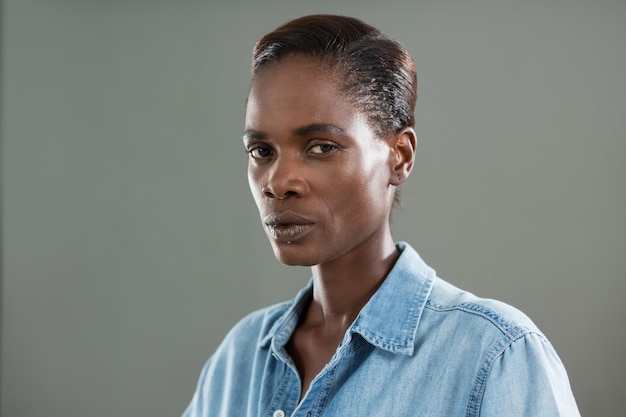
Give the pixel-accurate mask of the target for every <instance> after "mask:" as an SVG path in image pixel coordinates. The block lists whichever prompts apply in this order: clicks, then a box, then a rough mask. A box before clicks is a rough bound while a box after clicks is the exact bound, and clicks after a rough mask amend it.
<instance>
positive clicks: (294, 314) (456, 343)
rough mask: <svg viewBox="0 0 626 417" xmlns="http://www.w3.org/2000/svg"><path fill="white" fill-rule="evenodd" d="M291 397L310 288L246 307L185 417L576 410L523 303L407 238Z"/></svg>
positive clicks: (503, 415)
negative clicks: (295, 342) (442, 266)
mask: <svg viewBox="0 0 626 417" xmlns="http://www.w3.org/2000/svg"><path fill="white" fill-rule="evenodd" d="M397 247H398V249H399V250H400V251H401V255H400V257H399V258H398V260H397V261H396V264H395V265H394V267H393V269H392V270H391V272H390V273H389V275H388V276H387V277H386V279H385V281H384V282H383V283H382V285H381V286H380V288H379V289H378V291H377V292H376V293H375V294H374V295H373V296H372V298H371V299H370V300H369V302H368V303H367V304H366V305H365V307H363V309H362V310H361V312H360V313H359V315H358V317H357V318H356V320H355V321H354V323H352V325H351V326H350V327H349V328H348V330H347V331H346V333H345V337H344V338H343V341H342V342H341V343H340V345H339V346H338V347H337V350H336V352H335V354H334V356H333V357H332V359H331V360H330V362H328V364H327V365H326V366H325V367H324V369H323V370H322V371H321V372H320V373H319V374H318V375H317V376H316V377H315V378H314V380H313V381H312V382H311V384H310V388H309V390H308V391H307V392H306V394H305V395H304V397H303V398H302V400H301V401H300V389H301V382H300V378H299V376H298V372H297V370H296V368H295V366H294V363H293V361H292V359H291V358H290V356H289V354H288V353H287V351H286V350H285V345H286V344H287V341H288V340H289V338H290V337H291V335H292V333H293V331H294V329H295V328H296V325H297V324H298V320H299V318H300V317H301V315H302V314H303V312H304V311H305V309H306V307H307V306H308V303H309V302H310V300H311V297H312V287H313V283H312V281H311V282H309V284H308V286H307V287H306V288H304V289H303V290H301V291H300V292H299V293H298V295H297V296H296V298H295V299H293V300H292V301H289V302H286V303H282V304H278V305H275V306H272V307H269V308H266V309H263V310H260V311H257V312H255V313H252V314H250V315H249V316H247V317H246V318H244V319H243V320H242V321H240V322H239V323H238V324H237V325H236V326H235V327H234V328H233V329H232V330H231V331H230V332H229V334H228V335H227V336H226V338H225V339H224V341H223V342H222V344H221V345H220V346H219V348H218V349H217V351H216V352H215V353H214V355H213V356H212V357H211V358H210V359H209V360H208V362H207V363H206V365H205V366H204V369H203V370H202V373H201V376H200V380H199V382H198V386H197V390H196V392H195V394H194V396H193V399H192V401H191V403H190V404H189V406H188V408H187V410H186V411H185V412H184V414H183V416H184V417H201V416H202V417H208V416H211V417H243V416H249V417H252V416H258V417H262V416H263V417H284V416H294V417H295V416H298V417H318V416H429V417H437V416H441V417H455V416H463V417H472V416H482V417H486V416H493V417H509V416H510V417H513V416H515V417H520V416H542V417H546V416H568V417H570V416H579V415H580V414H579V412H578V409H577V407H576V403H575V400H574V397H573V395H572V391H571V388H570V385H569V381H568V378H567V374H566V371H565V368H564V367H563V364H562V363H561V361H560V359H559V357H558V356H557V354H556V352H555V351H554V349H553V348H552V346H551V345H550V343H549V342H548V340H547V339H546V338H545V336H544V335H543V334H542V333H541V332H540V331H539V329H538V328H537V327H536V326H535V325H534V324H533V322H532V321H531V320H530V319H529V318H528V317H527V316H525V315H524V314H523V313H521V312H520V311H518V310H516V309H514V308H513V307H511V306H508V305H506V304H504V303H501V302H498V301H493V300H486V299H481V298H477V297H476V296H474V295H472V294H470V293H468V292H465V291H462V290H459V289H458V288H456V287H454V286H452V285H451V284H449V283H447V282H445V281H443V280H441V279H439V278H438V277H437V276H436V275H435V272H434V270H433V269H431V268H430V267H429V266H428V265H426V264H425V263H424V262H423V261H422V259H421V258H420V257H419V255H418V254H417V252H415V250H414V249H413V248H412V247H411V246H409V245H408V244H406V243H399V244H398V245H397Z"/></svg>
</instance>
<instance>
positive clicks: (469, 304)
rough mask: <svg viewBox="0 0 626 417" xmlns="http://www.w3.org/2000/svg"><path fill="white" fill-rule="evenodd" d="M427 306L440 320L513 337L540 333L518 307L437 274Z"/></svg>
mask: <svg viewBox="0 0 626 417" xmlns="http://www.w3.org/2000/svg"><path fill="white" fill-rule="evenodd" d="M426 309H427V310H430V311H432V312H433V313H435V315H436V316H441V317H440V320H445V319H449V320H452V319H456V320H458V321H460V322H461V323H462V325H464V326H479V327H484V328H485V330H487V329H491V330H492V331H493V332H494V333H496V334H499V335H502V336H504V337H506V338H509V339H513V340H514V339H517V338H519V337H523V336H524V335H525V334H528V333H536V334H538V335H540V336H541V337H543V335H542V333H541V331H540V330H539V328H538V327H537V326H536V325H535V323H534V322H533V321H532V320H531V319H530V318H529V317H528V316H527V315H526V314H525V313H523V312H522V311H520V310H519V309H517V308H515V307H513V306H511V305H509V304H507V303H504V302H502V301H498V300H492V299H488V298H481V297H478V296H476V295H474V294H472V293H470V292H468V291H464V290H462V289H460V288H457V287H456V286H454V285H452V284H450V283H448V282H446V281H444V280H442V279H440V278H435V281H434V285H433V289H432V292H431V294H430V297H429V299H428V301H427V303H426Z"/></svg>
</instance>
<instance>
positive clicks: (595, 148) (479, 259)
mask: <svg viewBox="0 0 626 417" xmlns="http://www.w3.org/2000/svg"><path fill="white" fill-rule="evenodd" d="M215 3H218V2H215V1H213V2H210V1H205V2H202V1H169V2H167V1H136V0H135V1H132V0H131V1H105V0H100V1H96V0H92V1H87V0H82V1H78V0H75V1H70V0H40V1H35V0H5V1H4V4H3V10H2V42H3V43H2V112H1V117H2V130H1V133H2V254H1V260H2V292H1V296H2V300H1V301H2V315H1V320H2V322H1V330H2V351H1V353H2V356H1V361H2V366H1V374H2V379H1V393H2V397H1V409H0V410H1V413H2V416H7V417H34V416H83V415H89V416H92V417H99V416H102V417H105V416H107V417H109V416H117V415H132V416H146V417H148V416H171V415H178V414H180V413H181V412H182V410H183V408H184V407H185V405H186V403H187V402H188V400H189V399H190V397H191V394H192V391H193V389H194V385H195V382H196V378H197V376H198V373H199V371H200V368H201V366H202V364H203V362H204V361H205V360H206V359H207V358H208V356H209V355H210V354H211V352H212V350H213V349H214V348H215V347H216V345H217V344H218V343H219V341H220V340H221V338H222V337H223V335H224V333H225V332H226V331H227V330H228V329H229V328H230V327H231V326H232V325H233V324H234V323H235V322H236V321H237V320H238V319H239V318H241V317H242V316H243V315H244V314H246V313H247V312H249V311H251V310H253V309H256V308H258V307H261V306H265V305H268V304H270V303H274V302H277V301H280V300H283V299H286V298H289V297H291V296H292V295H293V293H294V292H295V291H296V290H297V289H298V288H299V287H300V286H301V285H303V284H304V282H305V281H306V279H307V277H308V271H307V270H306V269H303V268H302V269H298V268H295V269H294V268H287V267H283V266H281V265H279V264H278V263H277V262H276V261H275V260H274V258H273V255H272V253H271V250H270V247H269V244H268V243H267V242H266V241H265V237H264V235H263V233H262V231H261V227H260V224H259V221H258V219H257V213H256V209H255V207H254V203H253V201H252V198H251V197H250V196H249V193H248V188H247V183H246V176H245V165H246V155H245V153H244V151H243V146H242V145H241V140H240V135H241V131H242V128H243V105H244V99H245V96H246V91H247V87H248V81H249V75H248V65H249V56H250V50H251V47H252V44H253V42H254V41H255V40H256V39H257V38H258V37H259V36H260V35H262V34H263V33H265V32H267V31H269V30H271V29H273V28H274V27H276V26H277V25H278V24H280V23H282V22H284V21H285V20H287V19H289V18H293V17H296V16H299V15H302V14H308V13H314V12H332V13H343V14H349V15H354V16H356V17H360V18H363V19H365V20H366V21H368V22H370V23H372V24H374V25H375V26H378V27H380V28H381V29H383V30H384V31H385V32H387V33H388V34H390V35H391V36H393V37H396V38H397V39H399V40H401V41H402V42H404V43H405V44H406V45H407V46H408V47H409V49H410V50H411V51H412V53H413V54H414V56H415V59H416V62H417V65H418V72H419V76H420V98H419V103H418V109H417V132H418V136H419V155H418V158H417V166H416V169H415V171H414V173H413V175H412V178H411V180H410V181H409V183H408V184H407V185H406V187H405V188H404V200H405V208H404V210H403V211H402V212H399V213H397V214H396V215H395V220H394V225H395V226H394V228H395V231H396V232H395V234H396V238H397V239H398V240H400V239H401V240H408V241H410V242H411V243H413V244H414V246H415V247H417V248H418V250H419V251H420V252H421V254H422V255H423V256H424V258H425V259H426V260H427V261H428V262H429V263H430V264H431V265H432V266H433V267H435V268H436V269H437V270H438V272H439V274H440V275H441V276H442V277H444V278H445V279H447V280H449V281H451V282H453V283H455V284H457V285H459V286H461V287H464V288H466V289H469V290H471V291H473V292H476V293H478V294H480V295H484V296H488V297H495V298H499V299H502V300H504V301H507V302H509V303H512V304H514V305H516V306H518V307H520V308H521V309H523V310H524V311H526V312H527V313H528V314H529V315H530V316H531V317H532V318H533V319H534V320H535V321H536V322H537V323H538V324H539V326H540V327H541V328H542V329H543V330H544V331H545V333H546V334H547V335H548V337H549V338H550V339H551V340H552V342H553V344H554V345H555V347H556V349H557V351H558V352H559V353H560V355H561V357H562V359H563V361H564V362H565V364H566V366H567V368H568V370H569V373H570V377H571V380H572V384H573V388H574V391H575V394H576V396H577V399H578V402H579V404H580V408H581V411H582V412H583V414H584V415H589V416H604V415H606V416H608V415H618V414H620V413H621V411H622V410H623V407H622V401H621V396H623V391H624V382H623V381H624V379H623V375H624V373H626V361H625V359H624V352H625V351H626V346H625V334H624V333H625V329H626V309H625V308H624V304H623V297H624V296H625V295H626V279H625V278H626V276H625V273H624V271H625V270H626V256H625V249H626V222H625V221H624V213H626V192H625V190H626V187H625V186H624V182H625V181H624V180H625V179H626V168H625V162H626V161H625V159H626V83H625V81H624V75H625V74H626V42H624V40H625V39H626V24H625V22H626V2H623V1H608V0H607V1H604V0H602V1H598V0H588V1H556V0H551V1H524V2H522V1H512V0H510V1H509V0H504V1H502V0H484V1H479V0H472V1H457V2H455V1H438V2H435V1H404V2H400V1H384V2H383V1H374V0H371V1H360V2H349V1H347V0H346V1H343V2H342V1H340V2H333V1H317V2H302V4H295V2H288V1H286V0H285V1H265V2H253V1H252V0H249V1H246V2H243V1H240V2H235V1H233V2H228V3H230V4H229V5H226V3H227V2H226V1H224V2H223V3H224V4H215ZM313 3H315V5H313ZM335 3H337V4H335ZM357 4H358V6H357Z"/></svg>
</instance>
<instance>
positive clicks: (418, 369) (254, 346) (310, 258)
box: [184, 15, 579, 417]
mask: <svg viewBox="0 0 626 417" xmlns="http://www.w3.org/2000/svg"><path fill="white" fill-rule="evenodd" d="M416 97H417V75H416V71H415V65H414V62H413V59H412V58H411V56H410V54H409V53H408V51H407V50H406V48H405V47H404V46H402V45H401V44H400V43H398V42H396V41H395V40H392V39H390V38H389V37H387V36H386V35H384V34H383V33H381V32H380V31H378V30H377V29H375V28H373V27H372V26H370V25H368V24H366V23H364V22H362V21H360V20H357V19H355V18H350V17H343V16H332V15H313V16H305V17H301V18H298V19H295V20H292V21H290V22H287V23H285V24H284V25H282V26H281V27H279V28H278V29H276V30H274V31H273V32H270V33H269V34H267V35H265V36H264V37H262V38H261V39H260V40H259V41H258V42H257V43H256V45H255V48H254V52H253V63H252V83H251V87H250V90H249V96H248V100H247V105H246V114H245V132H244V135H243V142H244V145H245V148H246V150H247V152H248V154H249V159H248V179H249V184H250V189H251V191H252V195H253V197H254V200H255V202H256V205H257V207H258V210H259V213H260V217H261V221H262V225H263V228H264V230H265V233H266V234H267V237H268V239H269V241H270V244H271V246H272V249H273V252H274V254H275V256H276V258H277V259H278V260H279V261H280V262H282V263H284V264H286V265H305V266H310V267H311V271H312V278H311V280H310V282H309V283H308V285H307V286H306V287H305V288H304V289H302V290H301V291H300V292H299V293H298V294H297V295H296V296H295V298H294V299H293V300H291V301H288V302H285V303H281V304H278V305H274V306H271V307H268V308H265V309H262V310H260V311H256V312H253V313H251V314H250V315H248V316H247V317H245V318H244V319H242V320H241V321H240V322H239V323H238V324H237V325H236V326H235V327H234V328H233V329H232V330H231V331H230V332H229V333H228V335H227V336H226V337H225V339H224V340H223V342H222V343H221V345H220V346H219V347H218V349H217V350H216V352H215V353H214V354H213V356H212V357H211V358H210V359H209V360H208V362H207V363H206V365H205V366H204V368H203V370H202V373H201V375H200V379H199V382H198V385H197V389H196V391H195V394H194V395H193V398H192V400H191V402H190V404H189V406H188V408H187V409H186V411H185V412H184V416H185V417H200V416H212V417H214V416H224V417H225V416H230V417H232V416H237V417H241V416H273V417H282V416H303V417H304V416H322V415H324V416H430V417H435V416H442V417H444V416H445V417H454V416H464V417H468V416H482V417H485V416H494V417H495V416H497V417H506V416H516V417H519V416H543V417H545V416H568V417H569V416H577V415H579V412H578V410H577V406H576V403H575V400H574V397H573V395H572V391H571V388H570V384H569V381H568V377H567V374H566V371H565V369H564V366H563V364H562V363H561V361H560V359H559V357H558V356H557V354H556V352H555V350H554V349H553V347H552V346H551V345H550V343H549V342H548V340H547V339H546V337H545V336H544V335H543V334H542V333H541V332H540V330H539V329H538V328H537V327H536V326H535V324H533V322H532V321H531V320H530V319H529V318H528V317H527V316H525V315H524V314H523V313H521V312H520V311H518V310H516V309H515V308H513V307H511V306H509V305H506V304H504V303H501V302H498V301H493V300H487V299H481V298H478V297H476V296H474V295H472V294H470V293H468V292H466V291H462V290H460V289H458V288H456V287H454V286H452V285H451V284H449V283H447V282H445V281H443V280H442V279H441V278H439V277H437V276H436V274H435V271H434V270H433V269H431V268H430V267H429V266H428V265H426V264H425V263H424V261H422V259H421V258H420V257H419V255H418V253H417V252H416V251H415V250H414V249H413V248H412V247H411V246H410V245H409V244H408V243H405V242H397V243H396V242H395V241H394V240H393V238H392V235H391V231H390V224H389V223H390V220H389V216H390V214H391V211H392V208H393V206H394V204H395V202H396V200H397V189H398V187H399V186H400V185H401V184H402V183H403V182H404V181H405V180H406V179H407V177H408V176H409V173H410V172H411V169H412V167H413V164H414V156H415V152H416V134H415V131H414V107H415V102H416Z"/></svg>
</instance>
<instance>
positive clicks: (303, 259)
mask: <svg viewBox="0 0 626 417" xmlns="http://www.w3.org/2000/svg"><path fill="white" fill-rule="evenodd" d="M272 250H273V251H274V256H275V257H276V259H277V260H278V262H280V263H282V264H284V265H288V266H313V265H317V264H318V263H319V261H317V260H316V259H315V257H314V256H311V251H308V250H306V249H305V248H304V247H302V246H300V245H298V244H297V243H276V242H272Z"/></svg>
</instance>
